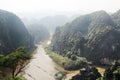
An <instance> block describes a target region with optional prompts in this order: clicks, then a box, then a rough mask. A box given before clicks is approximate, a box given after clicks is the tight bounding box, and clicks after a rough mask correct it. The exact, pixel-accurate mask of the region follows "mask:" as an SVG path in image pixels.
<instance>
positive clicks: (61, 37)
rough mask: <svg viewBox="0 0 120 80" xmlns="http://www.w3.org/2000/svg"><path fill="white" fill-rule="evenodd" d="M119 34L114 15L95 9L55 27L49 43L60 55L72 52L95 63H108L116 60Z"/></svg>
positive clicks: (119, 42)
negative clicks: (112, 16) (95, 10)
mask: <svg viewBox="0 0 120 80" xmlns="http://www.w3.org/2000/svg"><path fill="white" fill-rule="evenodd" d="M119 35H120V32H119V30H117V29H116V23H115V22H114V21H113V18H111V16H110V15H109V14H107V13H106V12H105V11H97V12H94V13H91V14H88V15H83V16H80V17H78V18H77V19H75V20H74V21H73V22H71V23H69V24H66V25H65V26H63V27H59V28H57V29H56V31H55V34H54V36H53V39H52V44H51V46H52V48H53V51H55V52H57V53H59V54H62V55H67V54H68V52H71V54H76V55H78V56H84V57H87V58H88V59H90V60H92V61H93V62H94V63H99V62H100V63H102V64H104V63H105V64H106V63H107V64H111V62H113V61H114V59H119V57H118V55H119V47H120V45H119V44H120V37H119ZM113 55H114V56H113Z"/></svg>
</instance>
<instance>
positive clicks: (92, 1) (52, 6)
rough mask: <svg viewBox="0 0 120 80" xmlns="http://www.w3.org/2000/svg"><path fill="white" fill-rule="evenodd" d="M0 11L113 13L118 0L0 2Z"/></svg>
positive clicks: (118, 7)
mask: <svg viewBox="0 0 120 80" xmlns="http://www.w3.org/2000/svg"><path fill="white" fill-rule="evenodd" d="M0 9H3V10H7V11H11V12H14V13H19V12H42V11H45V12H47V11H48V12H50V11H52V12H56V11H57V12H81V13H82V12H83V13H89V12H93V11H97V10H105V11H107V12H115V11H117V10H119V9H120V0H0Z"/></svg>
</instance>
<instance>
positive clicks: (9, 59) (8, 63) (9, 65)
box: [0, 47, 31, 80]
mask: <svg viewBox="0 0 120 80" xmlns="http://www.w3.org/2000/svg"><path fill="white" fill-rule="evenodd" d="M30 59H31V56H30V54H27V52H26V49H25V47H20V48H18V49H16V51H15V52H12V53H10V54H8V55H0V70H1V79H2V80H4V79H5V80H8V79H9V80H22V79H20V78H19V77H17V76H18V74H19V73H20V72H21V71H22V69H23V68H24V67H25V66H26V64H27V61H28V60H30ZM7 74H8V75H7ZM2 75H3V76H2ZM10 75H11V77H10ZM5 77H7V78H5Z"/></svg>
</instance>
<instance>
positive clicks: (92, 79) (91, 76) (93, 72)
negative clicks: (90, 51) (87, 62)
mask: <svg viewBox="0 0 120 80" xmlns="http://www.w3.org/2000/svg"><path fill="white" fill-rule="evenodd" d="M99 77H101V74H100V73H99V72H98V70H97V69H96V68H95V67H90V68H85V70H80V73H79V74H77V75H75V76H73V77H72V79H71V80H96V79H97V78H99Z"/></svg>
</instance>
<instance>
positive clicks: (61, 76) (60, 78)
mask: <svg viewBox="0 0 120 80" xmlns="http://www.w3.org/2000/svg"><path fill="white" fill-rule="evenodd" d="M54 77H55V80H65V78H66V73H65V72H61V71H60V72H57V73H56V74H55V75H54Z"/></svg>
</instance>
